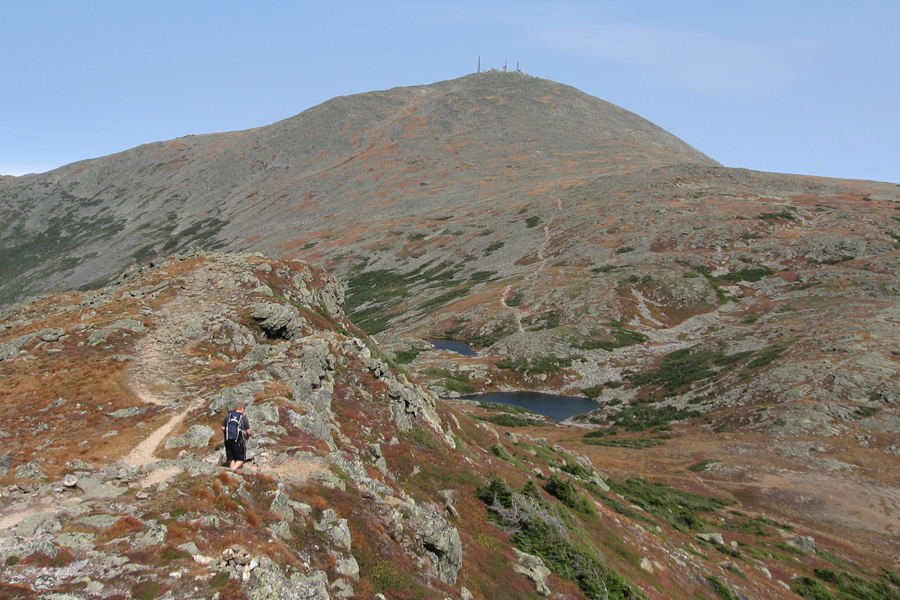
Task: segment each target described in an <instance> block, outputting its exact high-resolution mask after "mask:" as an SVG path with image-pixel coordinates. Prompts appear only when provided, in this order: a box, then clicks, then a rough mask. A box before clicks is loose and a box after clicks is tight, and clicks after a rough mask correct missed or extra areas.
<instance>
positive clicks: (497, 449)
mask: <svg viewBox="0 0 900 600" xmlns="http://www.w3.org/2000/svg"><path fill="white" fill-rule="evenodd" d="M488 452H490V453H491V454H493V455H494V456H496V457H497V458H499V459H500V460H505V461H507V462H509V461H510V460H512V456H510V455H509V452H507V451H506V450H505V449H504V448H503V446H501V445H500V444H491V446H490V447H489V448H488Z"/></svg>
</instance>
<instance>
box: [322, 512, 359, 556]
mask: <svg viewBox="0 0 900 600" xmlns="http://www.w3.org/2000/svg"><path fill="white" fill-rule="evenodd" d="M314 527H315V528H316V530H317V531H321V532H322V533H324V534H325V535H327V536H328V537H330V538H331V540H332V541H333V542H334V545H335V546H337V547H338V548H343V549H345V550H350V546H351V544H352V539H351V537H350V527H349V526H348V525H347V519H339V518H338V516H337V513H335V512H334V511H333V510H331V509H330V508H326V509H325V510H324V511H322V519H321V520H320V521H319V522H318V523H316V524H315V525H314Z"/></svg>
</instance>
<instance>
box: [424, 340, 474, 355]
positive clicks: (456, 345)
mask: <svg viewBox="0 0 900 600" xmlns="http://www.w3.org/2000/svg"><path fill="white" fill-rule="evenodd" d="M425 341H426V342H428V343H429V344H431V345H432V346H434V347H435V348H436V349H437V350H449V351H450V352H456V353H457V354H462V355H463V356H478V353H477V352H475V350H474V349H472V346H470V345H468V344H467V343H465V342H457V341H455V340H425Z"/></svg>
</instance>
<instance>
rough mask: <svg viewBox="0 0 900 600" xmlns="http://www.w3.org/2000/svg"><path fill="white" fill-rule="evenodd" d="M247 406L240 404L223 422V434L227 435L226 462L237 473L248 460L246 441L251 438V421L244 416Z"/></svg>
mask: <svg viewBox="0 0 900 600" xmlns="http://www.w3.org/2000/svg"><path fill="white" fill-rule="evenodd" d="M246 408H247V405H246V404H245V403H243V402H238V403H237V406H235V407H234V410H233V411H231V412H230V413H228V415H226V417H225V419H224V420H223V421H222V433H224V434H225V460H226V461H228V466H229V467H231V470H232V471H237V470H238V469H240V468H241V466H243V464H244V461H245V460H247V445H246V444H245V443H244V441H245V440H246V439H247V438H249V437H250V421H249V420H248V419H247V416H246V415H245V414H244V410H246Z"/></svg>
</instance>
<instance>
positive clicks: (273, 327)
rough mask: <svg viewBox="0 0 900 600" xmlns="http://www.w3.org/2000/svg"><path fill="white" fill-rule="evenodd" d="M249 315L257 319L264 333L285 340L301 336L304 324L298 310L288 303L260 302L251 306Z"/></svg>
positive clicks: (304, 320)
mask: <svg viewBox="0 0 900 600" xmlns="http://www.w3.org/2000/svg"><path fill="white" fill-rule="evenodd" d="M250 316H251V317H252V318H253V319H256V320H257V321H259V326H260V327H262V329H263V331H265V332H266V335H268V336H269V337H273V338H284V339H286V340H290V339H292V338H294V337H300V336H302V335H303V326H304V325H305V324H306V319H304V318H303V317H301V316H300V311H299V310H297V308H296V307H294V306H291V305H290V304H277V303H275V302H261V303H259V304H257V305H256V306H254V307H253V312H251V313H250Z"/></svg>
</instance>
